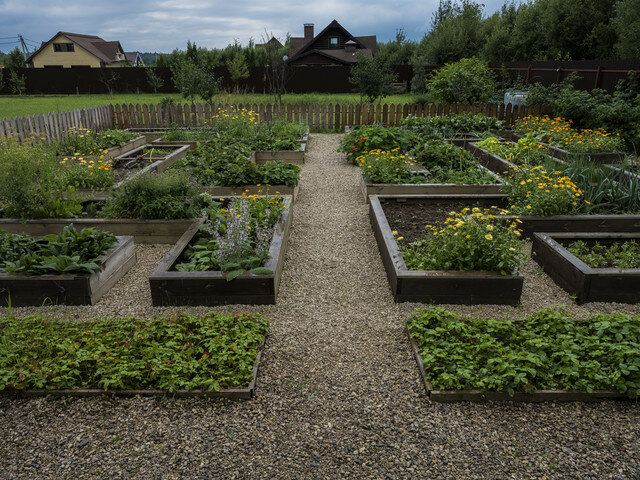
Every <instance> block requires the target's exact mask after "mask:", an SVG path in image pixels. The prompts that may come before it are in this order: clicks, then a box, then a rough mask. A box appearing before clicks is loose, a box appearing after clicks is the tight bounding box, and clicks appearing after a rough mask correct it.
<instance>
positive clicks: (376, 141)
mask: <svg viewBox="0 0 640 480" xmlns="http://www.w3.org/2000/svg"><path fill="white" fill-rule="evenodd" d="M416 143H418V137H417V136H416V135H414V134H412V133H410V132H408V131H407V130H405V129H402V128H400V127H382V126H379V125H373V126H371V127H360V128H358V129H354V130H351V132H349V133H348V134H347V135H345V137H344V138H343V139H342V140H341V141H340V147H339V148H338V151H339V152H343V153H345V154H346V155H347V159H348V160H349V161H350V162H353V163H355V160H356V158H357V157H359V156H360V155H362V154H363V153H364V152H369V151H371V150H378V149H380V150H392V149H394V148H398V149H399V150H400V151H401V152H406V151H409V150H410V149H411V147H413V146H414V145H415V144H416Z"/></svg>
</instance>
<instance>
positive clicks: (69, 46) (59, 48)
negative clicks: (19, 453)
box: [53, 43, 73, 52]
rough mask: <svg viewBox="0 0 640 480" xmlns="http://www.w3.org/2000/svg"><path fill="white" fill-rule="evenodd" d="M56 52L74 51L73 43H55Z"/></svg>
mask: <svg viewBox="0 0 640 480" xmlns="http://www.w3.org/2000/svg"><path fill="white" fill-rule="evenodd" d="M53 51H54V52H73V43H54V44H53Z"/></svg>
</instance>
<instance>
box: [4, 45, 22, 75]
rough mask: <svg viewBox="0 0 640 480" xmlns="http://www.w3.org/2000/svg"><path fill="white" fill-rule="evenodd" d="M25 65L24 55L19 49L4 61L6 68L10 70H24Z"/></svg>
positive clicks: (12, 51) (10, 53) (11, 52)
mask: <svg viewBox="0 0 640 480" xmlns="http://www.w3.org/2000/svg"><path fill="white" fill-rule="evenodd" d="M25 65H26V63H25V59H24V55H23V53H22V51H21V50H20V49H19V48H18V47H16V48H14V49H13V50H11V51H10V52H9V53H8V54H7V56H6V57H5V59H4V66H5V68H8V69H9V70H15V69H16V68H24V67H25Z"/></svg>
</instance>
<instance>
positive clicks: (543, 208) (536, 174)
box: [504, 166, 588, 216]
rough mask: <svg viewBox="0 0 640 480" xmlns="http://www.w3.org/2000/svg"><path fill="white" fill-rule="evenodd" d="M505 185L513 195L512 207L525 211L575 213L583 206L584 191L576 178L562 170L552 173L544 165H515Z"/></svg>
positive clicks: (512, 208)
mask: <svg viewBox="0 0 640 480" xmlns="http://www.w3.org/2000/svg"><path fill="white" fill-rule="evenodd" d="M504 189H505V192H506V193H507V194H508V195H509V201H510V202H511V206H510V210H511V211H512V213H516V214H521V215H522V214H525V215H541V216H549V215H561V214H569V213H572V212H573V211H575V210H577V209H578V208H579V202H580V201H581V199H580V197H581V196H582V193H583V192H582V190H580V189H579V188H578V187H577V186H576V184H575V183H574V182H573V180H572V179H571V178H569V177H567V176H566V175H563V174H562V172H558V171H555V172H551V173H548V172H547V171H546V170H545V169H544V168H543V167H541V166H537V167H528V166H519V167H514V168H513V171H512V172H511V175H510V176H509V178H508V179H507V180H506V181H505V186H504ZM584 202H586V200H585V201H584ZM587 203H588V202H587Z"/></svg>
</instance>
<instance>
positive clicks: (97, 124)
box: [0, 105, 114, 141]
mask: <svg viewBox="0 0 640 480" xmlns="http://www.w3.org/2000/svg"><path fill="white" fill-rule="evenodd" d="M113 120H114V115H113V106H112V105H100V106H97V107H89V108H81V109H78V110H69V111H65V112H56V113H40V114H34V115H27V116H25V117H10V118H4V119H0V136H16V137H17V138H19V139H20V141H23V140H25V139H27V138H29V137H31V136H34V135H35V136H36V137H40V138H46V139H47V140H55V139H58V138H61V137H64V136H65V135H66V134H67V133H68V132H69V129H70V128H73V127H76V128H78V127H83V128H89V129H91V130H104V129H106V128H113V126H114V123H113Z"/></svg>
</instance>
